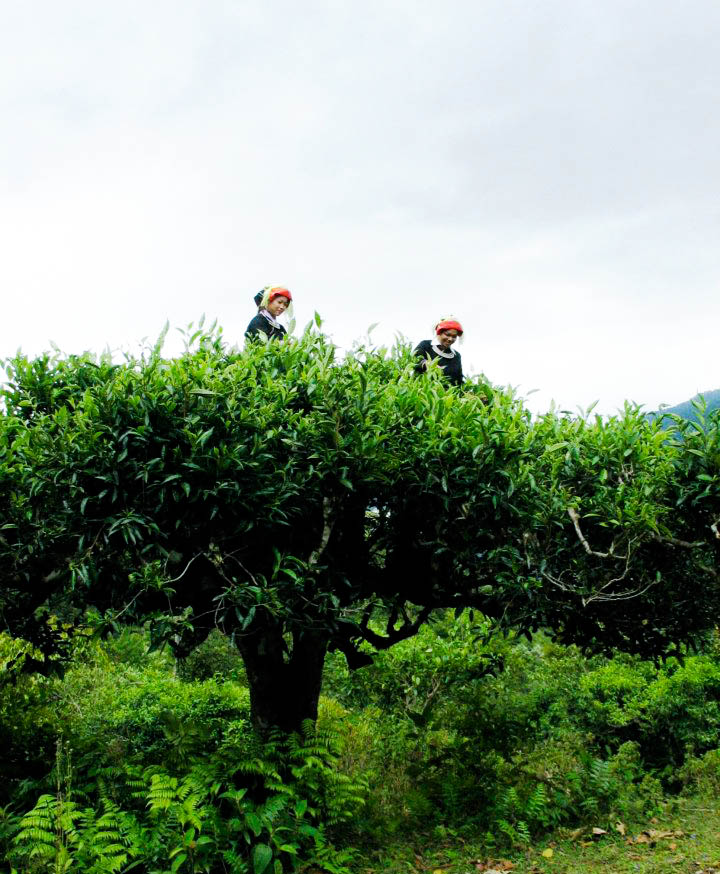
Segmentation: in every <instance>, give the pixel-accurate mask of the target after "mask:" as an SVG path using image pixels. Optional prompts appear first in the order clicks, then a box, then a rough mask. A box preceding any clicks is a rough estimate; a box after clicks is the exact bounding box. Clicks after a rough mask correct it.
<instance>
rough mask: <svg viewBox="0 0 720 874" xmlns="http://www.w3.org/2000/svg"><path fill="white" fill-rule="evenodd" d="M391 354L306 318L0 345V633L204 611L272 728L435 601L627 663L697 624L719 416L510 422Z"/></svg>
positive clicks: (193, 637) (707, 615) (405, 632)
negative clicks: (342, 663)
mask: <svg viewBox="0 0 720 874" xmlns="http://www.w3.org/2000/svg"><path fill="white" fill-rule="evenodd" d="M413 364H414V361H413V359H412V357H411V354H410V351H409V349H407V348H404V347H399V348H397V349H394V350H391V351H388V350H384V349H379V350H375V349H369V348H364V347H357V348H356V349H354V350H353V351H352V352H351V353H350V354H348V355H346V356H344V357H342V358H341V357H339V356H338V355H337V351H336V349H335V348H334V347H333V345H332V343H330V342H329V340H328V339H327V338H325V337H324V336H323V335H322V334H320V333H318V332H317V331H314V330H308V331H306V333H305V334H304V335H303V337H301V338H300V339H289V340H287V341H285V342H283V343H277V342H275V343H260V342H258V343H252V344H250V345H249V347H248V348H247V349H246V350H245V351H243V352H239V353H238V352H235V351H231V350H229V349H228V348H227V347H226V345H225V344H224V343H223V342H222V338H221V336H220V334H219V333H218V332H208V333H203V332H197V333H196V335H195V336H193V337H192V338H188V344H187V348H186V351H185V353H184V354H182V355H181V356H179V357H177V358H173V359H168V358H164V357H163V356H162V353H161V349H160V347H159V345H158V346H157V347H156V348H154V349H152V350H148V351H147V353H146V354H144V355H142V356H140V357H138V358H131V357H129V358H128V359H127V360H125V361H124V362H123V363H120V364H118V363H113V362H112V361H111V360H109V359H106V358H103V357H101V358H95V357H93V356H90V355H79V356H73V355H71V356H61V355H53V356H51V355H44V356H42V357H40V358H37V359H34V360H29V359H27V358H25V357H22V356H18V357H17V358H15V359H13V360H12V361H10V362H8V363H7V370H8V374H9V381H8V383H7V385H6V387H5V389H4V391H3V393H2V396H3V399H4V409H3V411H2V416H1V417H0V510H1V514H2V522H1V524H0V584H1V586H2V588H1V589H0V618H1V621H2V624H3V627H4V628H6V629H7V630H9V631H10V632H11V633H12V634H13V635H14V636H16V637H22V638H25V639H26V640H29V641H31V642H32V643H33V644H34V645H36V646H37V647H38V648H39V649H42V650H44V651H46V652H47V653H49V652H51V651H52V650H53V649H56V648H57V647H58V645H59V644H60V640H59V635H58V632H57V624H56V623H55V624H54V623H52V622H48V618H49V617H50V616H58V617H61V618H62V619H63V620H64V621H67V622H78V623H79V622H86V621H88V618H89V617H95V618H94V621H95V622H96V624H98V625H99V626H101V627H104V628H107V629H110V628H112V627H116V626H117V625H119V624H120V623H122V622H133V623H143V622H148V623H149V625H150V628H151V633H152V635H153V638H154V640H155V641H156V642H158V643H160V642H164V641H167V642H168V643H170V645H171V646H172V647H173V648H174V649H175V651H176V653H177V654H178V655H181V656H182V655H184V654H186V653H188V652H189V651H190V650H191V649H192V648H193V647H194V646H195V645H197V644H198V643H199V642H200V641H201V640H203V639H204V637H205V636H206V635H207V634H208V633H209V631H210V630H211V629H212V628H214V627H219V628H220V629H222V630H224V631H225V632H226V633H228V634H231V635H233V636H234V640H235V642H236V644H237V646H238V648H239V650H240V652H241V654H242V656H243V659H244V662H245V665H246V669H247V673H248V679H249V683H250V689H251V700H252V707H253V715H254V719H255V722H256V724H257V725H258V726H259V727H260V728H263V727H267V726H269V725H273V724H274V725H278V726H280V727H282V728H294V727H296V726H297V725H298V724H299V722H300V721H301V720H302V719H303V718H308V717H309V718H313V717H314V715H315V713H316V707H317V698H318V695H319V691H320V683H321V672H322V665H323V660H324V657H325V654H326V652H327V651H328V649H339V650H341V651H342V652H344V653H345V655H346V657H347V660H348V663H349V664H350V666H351V667H357V666H360V665H362V664H364V663H367V660H368V659H369V658H370V657H371V655H370V654H371V652H372V650H373V649H377V648H385V647H388V646H390V645H392V644H393V643H395V642H397V641H399V640H402V639H405V638H406V637H408V636H410V635H412V634H414V633H415V632H416V631H417V630H418V629H419V628H420V626H421V625H422V623H424V622H426V621H427V620H428V619H429V618H430V617H431V614H432V611H433V610H435V609H438V608H455V609H457V610H462V609H464V608H473V609H476V610H478V611H481V612H482V613H483V614H484V615H486V616H488V617H490V618H492V619H494V620H495V622H496V624H497V625H498V626H500V627H503V628H513V629H516V630H518V631H521V632H530V631H532V630H534V629H537V628H539V627H544V628H548V629H550V630H551V631H552V632H553V633H554V634H555V635H556V636H557V637H558V638H559V639H561V640H563V641H566V642H569V641H572V642H576V643H578V644H579V645H581V646H583V647H586V648H589V649H611V648H613V647H619V648H623V649H626V650H630V651H635V652H639V653H642V654H644V655H660V656H661V655H663V654H665V653H666V652H667V651H668V648H669V647H670V646H671V645H672V644H677V643H680V642H687V641H691V640H693V638H694V637H696V636H697V635H698V634H699V633H701V632H703V631H705V630H707V629H708V628H710V627H712V626H713V624H714V623H715V620H716V617H717V608H718V546H719V544H720V540H718V536H717V525H718V518H720V439H719V434H720V418H719V417H718V415H717V414H713V416H712V417H710V419H709V420H708V421H707V422H705V421H703V422H702V423H701V424H702V426H703V427H701V426H700V425H698V424H690V423H684V424H683V423H680V422H679V423H678V426H677V429H676V430H675V431H674V432H670V433H669V432H668V431H666V430H661V429H660V427H659V426H658V425H657V424H653V423H650V422H648V421H647V420H646V418H645V417H644V416H643V414H642V413H641V411H639V410H638V409H636V408H633V407H627V408H626V410H625V411H624V413H623V414H622V415H620V416H618V417H614V418H610V419H608V420H605V419H603V418H601V417H599V416H594V417H593V416H591V415H590V413H588V414H587V415H584V416H576V417H573V416H570V415H567V414H559V413H556V412H551V413H548V414H546V415H544V416H541V417H540V418H538V419H537V420H533V418H532V417H531V416H530V414H529V413H528V411H527V410H526V409H525V408H524V406H523V404H522V403H521V401H520V400H518V399H517V398H516V397H515V396H514V394H513V392H512V391H511V390H509V389H499V388H497V387H490V386H489V385H488V384H487V383H486V382H485V380H484V379H482V378H476V379H475V380H473V381H471V382H469V383H467V384H465V385H464V386H462V387H460V388H453V387H451V386H449V385H448V384H447V383H446V382H445V381H444V380H443V377H442V376H441V374H440V373H439V372H438V371H437V368H432V367H431V368H430V372H429V373H428V374H427V375H423V376H421V377H419V376H417V375H416V374H414V372H413Z"/></svg>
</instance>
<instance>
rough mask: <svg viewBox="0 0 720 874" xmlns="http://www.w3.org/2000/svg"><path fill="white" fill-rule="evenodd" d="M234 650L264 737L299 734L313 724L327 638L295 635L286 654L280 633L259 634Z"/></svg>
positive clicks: (276, 630) (256, 723)
mask: <svg viewBox="0 0 720 874" xmlns="http://www.w3.org/2000/svg"><path fill="white" fill-rule="evenodd" d="M238 647H239V649H240V652H241V654H242V657H243V661H244V662H245V670H246V673H247V678H248V685H249V687H250V710H251V717H252V721H253V725H254V727H255V729H256V730H257V731H259V732H260V733H261V734H263V735H265V734H267V733H268V731H269V730H270V729H272V728H279V729H281V730H282V731H286V732H292V731H299V730H300V728H301V726H302V723H303V722H304V720H306V719H310V720H312V721H313V722H314V721H315V720H316V719H317V709H318V700H319V698H320V689H321V687H322V671H323V665H324V663H325V654H326V652H327V647H328V637H327V634H318V633H311V632H307V631H306V632H304V633H302V634H300V633H295V634H294V635H293V642H292V651H291V652H289V653H288V652H287V648H286V647H285V645H284V641H283V636H282V631H281V629H279V628H270V629H263V630H262V631H258V632H256V633H254V634H252V635H249V636H248V637H245V638H242V639H241V640H240V641H239V643H238Z"/></svg>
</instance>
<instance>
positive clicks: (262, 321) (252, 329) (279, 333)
mask: <svg viewBox="0 0 720 874" xmlns="http://www.w3.org/2000/svg"><path fill="white" fill-rule="evenodd" d="M260 333H263V334H265V336H266V337H267V338H268V340H282V338H283V337H284V336H285V335H286V334H287V331H286V330H285V328H283V326H282V325H277V326H275V325H273V324H272V322H270V320H269V319H267V318H266V317H265V316H264V315H263V314H262V313H258V314H257V315H256V316H255V318H254V319H252V320H251V321H250V324H249V325H248V326H247V328H246V329H245V336H246V338H247V339H248V340H252V338H253V337H257V335H258V334H260Z"/></svg>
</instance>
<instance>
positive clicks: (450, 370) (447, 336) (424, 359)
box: [415, 319, 463, 385]
mask: <svg viewBox="0 0 720 874" xmlns="http://www.w3.org/2000/svg"><path fill="white" fill-rule="evenodd" d="M433 330H434V331H435V339H434V340H421V341H420V342H419V343H418V344H417V346H416V347H415V355H417V357H418V358H420V359H421V361H420V362H419V363H418V364H417V365H416V366H415V370H416V372H417V373H423V372H424V371H425V370H427V366H428V363H429V362H430V361H435V360H436V359H437V361H438V364H439V366H440V368H441V369H442V371H443V373H444V374H445V376H446V377H447V378H448V380H449V381H450V382H451V383H452V384H453V385H462V381H463V372H462V362H461V360H460V353H459V352H456V351H455V350H454V349H453V348H452V347H453V343H455V341H456V340H457V339H458V337H462V335H463V329H462V325H461V324H460V322H458V321H457V320H456V319H441V320H440V321H439V322H438V323H437V324H436V325H435V327H434V329H433Z"/></svg>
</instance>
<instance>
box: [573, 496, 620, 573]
mask: <svg viewBox="0 0 720 874" xmlns="http://www.w3.org/2000/svg"><path fill="white" fill-rule="evenodd" d="M567 513H568V516H569V517H570V518H571V519H572V523H573V525H574V526H575V533H576V534H577V536H578V540H579V541H580V543H582V545H583V549H584V550H585V552H587V554H588V555H594V556H595V557H596V558H616V559H622V560H623V561H624V560H626V559H627V557H628V556H627V555H615V554H614V552H613V548H612V546H611V547H610V551H609V552H596V551H595V550H594V549H593V548H592V547H591V546H590V544H589V543H588V542H587V540H586V539H585V536H584V535H583V533H582V531H581V530H580V517H579V516H578V513H577V510H576V509H575V507H568V509H567Z"/></svg>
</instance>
